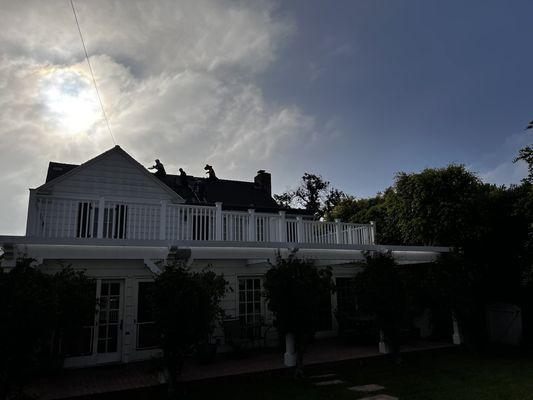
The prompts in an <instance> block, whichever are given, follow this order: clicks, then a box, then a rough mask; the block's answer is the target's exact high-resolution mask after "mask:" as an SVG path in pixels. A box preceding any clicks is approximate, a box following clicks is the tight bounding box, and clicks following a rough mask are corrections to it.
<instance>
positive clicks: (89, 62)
mask: <svg viewBox="0 0 533 400" xmlns="http://www.w3.org/2000/svg"><path fill="white" fill-rule="evenodd" d="M70 5H71V6H72V12H73V13H74V19H75V20H76V26H77V27H78V32H79V34H80V39H81V44H82V46H83V51H84V53H85V59H86V60H87V64H88V65H89V71H90V72H91V76H92V78H93V83H94V89H95V90H96V96H97V97H98V102H99V103H100V108H101V109H102V114H103V115H104V120H105V123H106V125H107V130H108V131H109V135H111V139H112V140H113V144H115V145H116V144H117V142H116V141H115V137H114V136H113V132H111V127H110V126H109V120H108V119H107V114H106V112H105V109H104V104H103V103H102V98H101V97H100V91H99V90H98V85H97V84H96V79H95V78H94V72H93V67H92V66H91V61H90V60H89V54H87V47H86V46H85V40H83V34H82V33H81V28H80V23H79V21H78V15H77V14H76V8H75V7H74V1H73V0H70Z"/></svg>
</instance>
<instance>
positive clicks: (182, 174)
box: [180, 168, 189, 187]
mask: <svg viewBox="0 0 533 400" xmlns="http://www.w3.org/2000/svg"><path fill="white" fill-rule="evenodd" d="M180 181H181V185H182V186H186V187H189V177H188V176H187V173H186V172H185V171H184V170H183V168H180Z"/></svg>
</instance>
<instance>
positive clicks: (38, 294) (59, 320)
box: [0, 258, 95, 397]
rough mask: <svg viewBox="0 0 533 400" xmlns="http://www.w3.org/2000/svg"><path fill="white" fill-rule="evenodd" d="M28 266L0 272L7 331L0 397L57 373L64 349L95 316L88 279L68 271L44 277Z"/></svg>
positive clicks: (0, 316) (0, 332) (1, 313)
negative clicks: (28, 381) (40, 374)
mask: <svg viewBox="0 0 533 400" xmlns="http://www.w3.org/2000/svg"><path fill="white" fill-rule="evenodd" d="M32 263H33V260H32V259H29V258H24V259H20V260H18V261H17V265H16V266H15V268H13V269H12V270H11V271H9V272H0V320H1V321H2V323H3V326H5V327H7V329H0V360H2V361H1V362H0V395H5V394H6V393H7V392H8V391H9V390H12V389H15V388H16V387H17V386H18V385H20V384H22V383H23V380H24V379H27V378H30V377H31V376H32V374H33V373H35V372H39V371H43V370H47V369H50V368H56V367H61V365H62V361H63V357H64V355H65V347H66V343H67V342H68V341H69V340H70V339H72V336H73V335H76V334H77V333H78V332H79V331H80V329H81V328H82V327H83V325H85V323H86V317H87V315H93V316H94V311H95V293H94V281H93V280H92V279H89V278H88V277H87V276H85V274H84V273H83V272H81V271H74V270H73V269H72V268H71V267H70V266H64V267H62V269H61V270H60V271H59V272H58V273H56V274H45V273H43V272H41V270H40V269H39V268H38V267H33V266H32ZM61 343H62V346H61ZM0 397H1V396H0Z"/></svg>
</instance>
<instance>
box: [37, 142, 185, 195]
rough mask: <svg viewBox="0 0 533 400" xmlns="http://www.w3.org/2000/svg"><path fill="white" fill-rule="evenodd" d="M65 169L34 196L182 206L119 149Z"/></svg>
mask: <svg viewBox="0 0 533 400" xmlns="http://www.w3.org/2000/svg"><path fill="white" fill-rule="evenodd" d="M67 165H68V164H67ZM68 166H69V167H68V172H65V173H62V174H61V175H59V176H57V177H53V175H52V177H50V176H49V178H51V179H50V180H49V181H48V182H46V183H45V184H44V185H42V186H40V187H38V188H37V189H36V191H37V193H38V194H50V195H54V196H65V197H76V196H80V197H87V196H88V197H91V198H99V197H105V198H110V199H111V198H117V199H118V198H122V199H129V200H131V201H135V200H143V201H145V200H152V201H156V200H166V201H171V202H174V203H183V202H185V200H184V199H183V198H182V197H181V196H180V195H178V194H177V193H176V192H175V191H174V190H172V189H171V188H169V187H168V186H167V185H166V184H165V183H164V182H162V181H161V180H160V179H157V178H156V177H155V176H154V175H153V174H151V173H150V172H148V171H147V170H146V168H144V167H143V166H142V165H141V164H139V163H138V162H137V161H136V160H135V159H134V158H133V157H131V156H130V155H129V154H128V153H127V152H126V151H124V150H123V149H122V148H121V147H120V146H115V147H113V148H111V149H110V150H108V151H106V152H104V153H102V154H100V155H98V156H96V157H94V158H93V159H91V160H89V161H87V162H85V163H83V164H81V165H79V166H73V165H68ZM51 168H53V165H51ZM49 175H50V172H49Z"/></svg>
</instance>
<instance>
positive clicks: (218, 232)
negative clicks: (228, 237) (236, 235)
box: [215, 201, 223, 240]
mask: <svg viewBox="0 0 533 400" xmlns="http://www.w3.org/2000/svg"><path fill="white" fill-rule="evenodd" d="M215 207H216V210H215V240H222V238H223V231H222V228H223V226H222V224H223V219H222V202H220V201H217V202H216V203H215Z"/></svg>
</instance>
